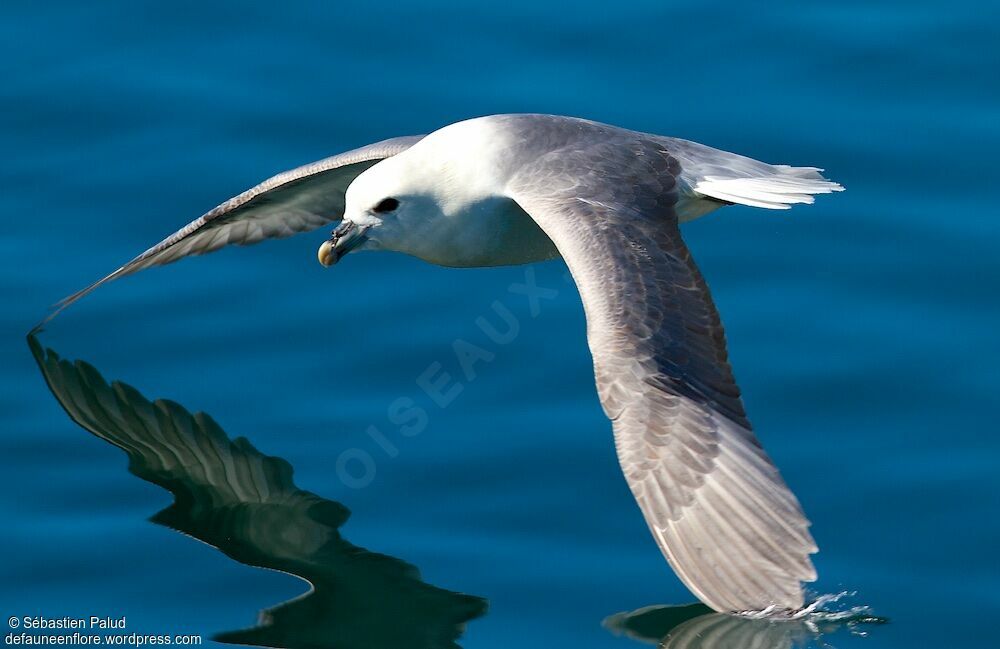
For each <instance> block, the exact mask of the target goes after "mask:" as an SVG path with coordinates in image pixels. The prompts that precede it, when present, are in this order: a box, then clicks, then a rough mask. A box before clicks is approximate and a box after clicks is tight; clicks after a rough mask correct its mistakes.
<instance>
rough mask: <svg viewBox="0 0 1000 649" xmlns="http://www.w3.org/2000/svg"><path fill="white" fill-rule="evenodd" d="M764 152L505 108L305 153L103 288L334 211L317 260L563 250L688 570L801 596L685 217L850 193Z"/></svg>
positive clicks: (749, 602)
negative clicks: (749, 153)
mask: <svg viewBox="0 0 1000 649" xmlns="http://www.w3.org/2000/svg"><path fill="white" fill-rule="evenodd" d="M840 189H841V188H840V186H839V185H837V184H836V183H833V182H830V181H828V180H825V179H824V178H823V177H822V176H821V175H820V174H819V170H818V169H815V168H812V167H787V166H783V165H770V164H766V163H763V162H759V161H756V160H753V159H750V158H746V157H744V156H739V155H736V154H732V153H727V152H724V151H719V150H717V149H712V148H710V147H707V146H704V145H701V144H697V143H694V142H689V141H686V140H679V139H674V138H668V137H662V136H657V135H650V134H646V133H639V132H636V131H629V130H626V129H622V128H618V127H614V126H609V125H606V124H600V123H597V122H591V121H587V120H581V119H576V118H569V117H558V116H551V115H496V116H490V117H482V118H477V119H473V120H468V121H465V122H459V123H457V124H452V125H450V126H447V127H445V128H443V129H440V130H439V131H436V132H434V133H432V134H430V135H428V136H426V137H409V138H396V139H394V140H387V141H385V142H381V143H378V144H374V145H370V146H368V147H363V148H362V149H358V150H356V151H352V152H349V153H346V154H342V155H340V156H335V157H333V158H328V159H327V160H323V161H320V162H318V163H314V164H312V165H307V166H306V167H302V168H299V169H296V170H292V171H290V172H286V173H285V174H282V175H279V176H276V177H275V178H273V179H271V180H268V181H265V182H264V183H262V184H261V185H258V186H257V187H255V188H253V189H250V190H248V191H247V192H244V194H241V195H240V196H237V197H235V198H233V199H231V200H230V201H227V202H226V203H224V204H223V205H220V206H219V207H218V208H216V209H215V210H212V211H211V212H209V213H208V214H206V215H205V216H203V217H201V218H200V219H198V220H196V221H194V222H193V223H191V224H190V225H189V226H187V227H186V228H184V229H182V230H180V231H179V232H177V233H176V234H174V235H172V236H171V237H169V238H167V239H166V240H164V241H163V242H161V243H160V244H157V245H156V246H154V247H153V248H150V249H149V250H147V251H146V252H145V253H143V254H142V255H140V256H139V257H137V258H136V259H134V260H133V261H132V262H130V263H129V264H126V265H125V266H123V267H122V268H120V269H118V270H117V271H115V273H112V275H110V276H108V277H107V278H105V279H104V280H101V282H98V283H97V284H95V285H93V286H91V287H89V288H87V289H84V290H83V291H81V292H80V293H78V294H76V295H74V296H71V297H70V298H68V300H67V301H66V302H64V304H63V308H64V307H65V306H66V305H68V304H69V303H70V302H72V301H74V300H76V299H78V298H79V297H81V296H82V295H83V294H86V293H87V292H89V291H90V290H92V289H93V288H94V287H96V286H98V285H100V284H101V283H103V282H105V281H108V280H109V279H114V278H116V277H119V276H121V275H125V274H129V273H132V272H135V271H136V270H140V269H142V268H145V267H148V266H151V265H156V264H162V263H168V262H170V261H173V260H175V259H178V258H180V257H183V256H186V255H189V254H200V253H202V252H210V251H212V250H215V249H216V248H218V247H221V246H222V245H225V244H226V243H254V242H256V241H259V240H261V239H263V238H267V237H280V236H287V235H289V234H292V233H294V232H296V231H301V230H307V229H312V228H314V227H318V226H319V225H322V224H323V223H328V222H333V221H337V220H340V221H341V223H340V225H339V226H338V227H337V228H336V229H335V230H334V233H333V237H332V238H331V239H330V240H329V241H327V242H326V243H324V244H323V246H321V248H320V251H319V258H320V261H321V262H322V263H323V264H324V265H331V264H333V263H336V262H337V261H338V260H339V259H340V258H341V257H343V256H344V254H346V253H348V252H350V251H352V250H364V249H372V250H393V251H398V252H403V253H406V254H410V255H414V256H416V257H420V258H422V259H425V260H427V261H429V262H432V263H435V264H441V265H446V266H495V265H504V264H521V263H529V262H533V261H540V260H544V259H551V258H554V257H557V256H562V257H563V258H564V259H565V261H566V263H567V265H568V266H569V269H570V272H571V273H572V275H573V277H574V280H575V281H576V284H577V286H578V288H579V289H580V294H581V296H582V298H583V303H584V308H585V311H586V315H587V336H588V343H589V346H590V350H591V353H592V355H593V357H594V372H595V377H596V380H597V388H598V392H599V395H600V398H601V403H602V405H603V407H604V411H605V413H606V414H607V415H608V417H609V418H610V419H611V420H612V422H613V428H614V433H615V447H616V449H617V451H618V457H619V461H620V463H621V466H622V469H623V471H624V473H625V477H626V479H627V481H628V483H629V486H630V488H631V490H632V493H633V494H634V496H635V498H636V500H637V502H638V503H639V507H640V509H641V510H642V512H643V515H644V516H645V518H646V522H647V523H648V524H649V527H650V530H651V531H652V533H653V536H654V538H655V539H656V541H657V544H658V545H659V547H660V549H661V550H662V551H663V553H664V555H665V556H666V558H667V559H668V561H669V562H670V564H671V566H673V568H674V570H675V571H676V572H677V574H678V576H679V577H680V578H681V579H682V581H684V583H685V584H686V585H687V586H688V587H689V588H690V589H691V590H692V591H693V592H694V593H695V594H696V595H698V596H699V597H700V598H701V599H702V600H703V601H704V602H705V603H707V604H709V605H710V606H712V607H713V608H715V609H716V610H720V611H741V610H751V609H753V610H759V609H765V608H768V607H774V608H777V609H792V608H798V607H801V606H802V605H803V594H802V588H801V582H804V581H812V580H814V579H815V576H816V575H815V571H814V570H813V567H812V563H811V561H810V559H809V555H810V554H811V553H813V552H815V551H816V545H815V543H814V542H813V540H812V537H811V536H810V534H809V531H808V526H809V523H808V521H807V520H806V518H805V516H804V515H803V514H802V510H801V508H800V506H799V503H798V501H797V500H796V498H795V496H794V495H793V494H792V492H791V491H790V490H789V489H788V487H787V486H786V485H785V483H784V481H783V480H782V479H781V476H780V475H779V474H778V471H777V469H776V468H775V467H774V465H773V464H772V463H771V461H770V459H769V458H768V457H767V455H766V453H765V452H764V450H763V448H762V447H761V445H760V443H759V442H758V441H757V439H756V437H755V436H754V434H753V432H752V429H751V426H750V423H749V420H748V418H747V416H746V412H745V410H744V407H743V403H742V400H741V399H740V392H739V389H738V387H737V386H736V382H735V379H734V378H733V374H732V370H731V368H730V366H729V362H728V358H727V352H726V345H725V334H724V331H723V328H722V324H721V321H720V319H719V316H718V313H717V312H716V310H715V306H714V304H713V303H712V299H711V295H710V294H709V292H708V287H707V285H706V284H705V281H704V279H703V278H702V276H701V273H700V272H699V271H698V268H697V266H696V265H695V264H694V261H693V259H692V258H691V255H690V253H689V252H688V250H687V248H686V246H685V245H684V242H683V241H682V240H681V237H680V230H679V227H678V226H679V223H680V222H682V221H684V220H689V219H691V218H697V217H698V216H701V215H703V214H705V213H707V212H709V211H711V210H713V209H716V208H717V207H721V206H722V205H726V204H732V203H741V204H745V205H751V206H755V207H763V208H769V209H786V208H788V207H789V206H790V205H791V204H794V203H810V202H812V200H813V199H812V195H813V194H818V193H828V192H831V191H838V190H840Z"/></svg>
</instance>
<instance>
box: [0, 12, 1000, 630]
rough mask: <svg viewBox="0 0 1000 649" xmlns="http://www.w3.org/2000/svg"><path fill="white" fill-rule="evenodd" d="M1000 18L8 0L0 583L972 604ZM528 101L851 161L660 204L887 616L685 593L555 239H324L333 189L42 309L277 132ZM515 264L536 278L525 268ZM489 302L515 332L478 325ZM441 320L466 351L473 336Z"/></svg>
mask: <svg viewBox="0 0 1000 649" xmlns="http://www.w3.org/2000/svg"><path fill="white" fill-rule="evenodd" d="M998 42H1000V11H998V8H997V5H996V4H995V3H967V2H950V3H932V2H925V1H922V0H917V1H915V2H899V3H884V2H876V3H872V2H836V3H823V4H820V3H801V2H778V3H770V4H768V5H767V6H766V7H763V6H754V7H753V8H752V9H751V8H749V6H747V7H744V3H736V2H731V3H715V4H710V5H706V4H703V3H694V2H684V3H664V2H639V3H592V2H583V3H577V4H575V5H572V6H569V5H567V6H560V5H559V4H557V3H551V4H547V3H539V2H522V1H521V0H512V1H509V2H504V3H500V4H497V5H495V6H493V7H490V8H487V5H486V4H481V5H477V6H474V7H470V6H466V5H465V4H464V3H457V2H440V1H438V2H433V1H432V2H420V3H416V2H413V3H407V4H405V5H391V4H384V5H383V4H380V3H367V4H366V3H316V4H314V5H304V4H300V3H296V2H285V3H279V4H274V3H235V2H234V3H223V4H207V3H195V2H174V3H161V4H160V6H159V7H154V6H146V7H142V6H137V5H136V4H135V3H130V2H117V3H116V2H107V3H99V4H94V3H66V4H61V3H18V2H13V3H6V4H4V6H3V8H2V9H0V54H2V56H0V78H2V79H3V83H2V84H0V106H2V119H0V141H2V142H3V143H4V146H3V150H4V155H3V156H2V157H0V192H2V197H3V200H2V208H0V209H2V211H3V221H2V222H3V224H4V228H5V234H4V236H3V237H0V260H2V261H0V264H2V265H3V272H2V274H0V290H2V295H3V303H4V305H5V306H4V308H3V310H2V311H0V458H3V459H2V471H0V516H2V517H3V520H4V521H5V525H4V533H3V534H0V557H2V561H0V619H3V620H6V619H7V617H8V616H25V615H43V616H48V617H61V616H64V615H68V616H72V617H85V616H86V617H89V616H90V615H98V616H102V617H104V616H109V617H113V618H120V617H121V616H125V617H126V619H127V632H135V633H141V634H171V635H173V634H200V635H202V636H204V637H205V639H206V640H205V642H206V643H207V642H209V640H208V639H209V638H217V639H218V640H222V641H229V642H242V643H250V644H263V645H272V646H290V647H333V646H336V647H379V646H393V647H403V646H411V647H435V646H446V645H447V644H448V643H450V642H457V643H459V644H460V645H461V646H463V647H470V648H475V647H522V646H524V647H534V646H539V647H542V646H545V647H571V646H572V647H623V648H624V647H636V646H639V645H638V644H636V643H637V642H643V641H644V642H657V641H659V639H660V638H662V637H664V636H667V635H668V634H670V640H669V646H672V647H709V646H714V647H734V648H735V647H741V646H773V647H786V646H788V644H789V643H790V642H792V641H793V640H800V641H803V642H806V643H812V644H819V643H822V642H828V643H830V644H833V645H834V646H837V647H867V648H870V649H875V648H879V647H907V648H911V647H958V646H990V645H994V644H995V643H996V642H997V640H996V632H995V624H996V619H997V614H1000V589H998V587H997V581H998V578H1000V568H998V565H1000V561H998V559H997V548H998V546H1000V495H998V494H1000V436H998V435H997V425H996V423H995V421H996V419H995V411H996V405H997V392H998V389H1000V373H998V371H997V369H996V368H997V361H998V357H1000V343H998V327H1000V300H998V299H997V293H998V291H997V289H998V286H1000V255H998V253H997V250H998V247H1000V245H998V244H1000V236H998V234H1000V233H998V230H1000V228H998V221H1000V213H998V209H997V197H996V191H997V173H996V168H997V151H998V150H1000V120H998V118H997V117H998V106H1000V82H998V78H1000V54H998V46H997V43H998ZM522 111H524V112H549V113H559V114H570V115H579V116H584V117H589V118H592V119H597V120H600V121H605V122H611V123H615V124H620V125H623V126H627V127H631V128H635V129H639V130H645V131H652V132H656V133H661V134H665V135H676V136H680V137H685V138H689V139H694V140H699V141H702V142H705V143H707V144H711V145H714V146H717V147H720V148H724V149H729V150H733V151H738V152H740V153H744V154H747V155H751V156H754V157H757V158H761V159H763V160H767V161H771V162H781V163H789V164H798V165H816V166H820V167H824V168H826V170H827V173H828V175H829V176H830V177H831V178H833V179H835V180H837V181H839V182H842V183H843V184H844V185H845V186H846V187H847V188H848V191H847V192H845V193H843V194H839V195H836V196H828V197H821V198H820V200H818V201H817V204H816V205H813V206H810V207H803V208H799V209H795V210H792V211H791V212H788V213H777V214H776V213H771V212H764V211H760V210H753V209H750V208H736V207H734V208H729V209H725V210H722V211H720V212H717V213H715V214H713V215H712V216H710V217H708V218H706V219H703V220H701V221H698V222H695V223H692V224H689V225H687V226H685V230H684V232H685V237H686V239H687V241H688V243H689V245H690V247H691V248H692V250H693V252H694V254H695V256H696V258H697V260H698V262H699V264H700V266H701V268H702V270H703V271H704V273H705V275H706V276H707V278H708V280H709V282H710V284H711V286H712V289H713V293H714V296H715V300H716V302H717V304H718V306H719V310H720V311H721V313H722V317H723V320H724V322H725V324H726V327H727V332H728V338H729V344H730V354H731V357H732V361H733V365H734V368H735V370H736V373H737V376H738V378H739V380H740V385H741V387H742V388H743V391H744V395H745V400H746V404H747V408H748V411H749V413H750V416H751V418H752V419H753V421H754V424H755V426H756V428H757V430H758V431H759V435H760V437H761V438H762V440H763V441H764V443H765V445H766V446H767V448H768V450H769V451H770V454H771V455H772V457H773V458H774V459H775V461H776V462H777V464H778V465H779V466H780V467H781V469H782V472H783V474H784V476H785V477H786V479H787V481H788V483H789V484H790V485H791V486H792V488H793V489H794V490H795V491H796V493H797V494H798V496H799V498H800V500H801V501H802V503H803V506H804V507H805V510H806V513H807V514H808V515H809V517H810V519H811V520H812V521H813V532H814V535H815V537H816V539H817V541H818V543H819V546H820V549H821V551H820V553H819V554H818V555H816V557H815V562H816V566H817V569H818V571H819V575H820V578H819V581H818V582H816V583H815V584H814V585H813V588H814V595H823V594H836V593H841V592H844V591H856V594H855V595H853V596H852V597H850V598H848V599H846V600H842V601H841V602H840V603H839V604H837V605H831V606H840V607H841V608H849V607H851V606H868V607H870V610H871V611H872V612H873V613H874V614H876V615H880V616H884V617H885V618H888V620H889V623H888V624H881V625H880V624H859V625H857V626H855V627H854V628H853V629H852V628H849V626H848V625H843V624H840V625H837V624H834V623H831V622H829V621H822V620H820V622H821V623H820V624H818V625H817V626H819V627H820V628H821V630H822V629H825V630H826V631H828V632H829V634H828V635H825V636H824V637H822V638H816V637H813V636H811V633H812V631H811V630H810V629H809V628H808V625H804V624H788V625H785V626H780V625H779V626H775V625H773V624H766V623H758V622H750V621H744V620H732V619H729V618H725V617H722V618H720V617H712V616H707V617H706V616H705V615H704V613H705V610H704V609H702V608H699V607H693V608H692V607H689V606H687V605H690V604H692V603H693V602H694V601H695V600H694V598H693V597H692V595H690V594H689V593H688V592H687V591H686V590H685V588H684V587H683V586H682V585H681V584H680V582H679V581H678V580H677V579H676V578H675V577H674V575H673V574H672V573H671V571H670V569H669V568H668V566H667V565H666V563H665V562H664V561H663V559H662V557H661V556H660V553H659V551H658V550H657V548H656V546H655V544H654V542H653V540H652V539H651V537H650V536H649V534H648V532H647V529H646V526H645V524H644V522H643V520H642V518H641V516H640V514H639V512H638V509H637V507H636V506H635V504H634V502H633V500H632V498H631V496H630V494H629V492H628V489H627V487H626V485H625V482H624V480H623V479H622V476H621V474H620V471H619V469H618V466H617V461H616V458H615V455H614V449H613V445H612V439H611V431H610V424H609V423H608V422H607V420H606V419H605V418H604V416H603V414H602V412H601V409H600V405H599V403H598V400H597V395H596V393H595V390H594V386H593V377H592V367H591V360H590V357H589V354H588V350H587V346H586V340H585V335H584V320H583V313H582V308H581V305H580V300H579V297H578V295H577V293H576V291H575V289H574V288H573V286H572V285H571V284H569V283H568V282H567V281H566V279H565V275H566V270H565V266H564V265H563V264H562V263H561V262H549V263H546V264H540V265H537V266H533V267H520V268H497V269H482V270H451V269H444V268H438V267H433V266H430V265H427V264H424V263H422V262H419V261H417V260H414V259H410V258H407V257H403V256H400V255H391V254H365V255H357V256H352V257H350V258H349V259H347V260H346V261H345V262H344V263H343V264H341V265H338V266H337V267H336V268H334V269H330V270H324V269H323V268H321V267H320V266H319V264H317V263H316V258H315V250H316V248H317V246H318V245H319V243H320V242H321V241H322V240H323V239H324V238H325V236H326V231H325V230H324V231H319V232H315V233H312V234H307V235H302V236H299V237H296V238H293V239H289V240H286V241H281V242H269V243H265V244H262V245H260V246H257V247H254V248H250V249H234V250H225V251H221V252H219V253H217V254H214V255H212V256H210V257H204V258H196V259H191V260H185V261H183V262H182V263H179V264H177V265H173V266H169V267H165V268H161V269H154V270H150V271H148V272H144V273H142V274H140V275H137V276H135V277H130V278H127V279H125V280H123V281H121V282H117V283H115V284H112V285H110V286H108V287H106V288H103V289H102V290H100V291H98V292H97V293H95V294H94V295H93V296H92V297H90V298H88V299H86V300H85V301H83V302H81V303H80V304H79V305H77V306H76V307H74V308H73V309H71V310H69V311H67V312H66V313H65V314H64V315H63V316H61V317H60V318H59V319H57V320H56V321H54V322H53V323H52V325H51V326H50V327H49V328H48V330H47V331H46V332H45V333H44V334H43V335H42V336H41V338H40V339H39V340H38V341H37V342H36V344H35V347H34V348H33V349H31V348H29V346H28V345H27V344H26V342H25V338H24V335H25V333H26V332H27V330H28V329H29V328H30V327H31V325H32V324H34V322H36V321H37V319H38V318H40V317H41V316H42V315H43V314H44V313H45V311H46V309H47V307H48V305H50V304H51V303H53V302H54V301H56V300H57V299H58V298H60V297H62V296H64V295H66V294H68V293H70V292H72V291H74V290H76V289H78V288H80V287H81V286H82V285H84V284H86V283H88V282H89V281H91V280H93V279H95V278H97V277H98V276H100V275H103V274H104V273H106V272H108V271H110V270H112V269H113V268H115V267H117V266H118V265H119V264H120V263H121V262H123V261H125V260H127V259H129V258H131V257H132V256H133V255H134V254H136V253H137V252H139V251H140V250H142V249H144V248H145V247H146V246H147V245H149V244H151V243H154V242H156V241H158V240H159V239H160V238H161V237H162V236H163V235H165V234H168V233H170V232H172V231H173V230H174V229H176V228H177V227H179V226H181V225H183V224H185V223H186V222H187V221H189V220H191V219H193V218H195V217H197V216H198V215H200V214H201V213H202V212H204V211H205V210H207V209H208V208H210V207H212V206H214V205H215V204H217V203H219V202H221V201H222V200H224V199H226V198H228V197H229V196H231V195H233V194H236V193H238V192H239V191H241V190H243V189H245V188H246V187H249V186H250V185H252V184H254V183H256V182H257V181H259V180H260V179H262V178H264V177H266V176H268V175H270V174H272V173H274V172H277V171H280V170H283V169H286V168H289V167H292V166H295V165H298V164H302V163H305V162H308V161H311V160H314V159H318V158H321V157H325V156H327V155H331V154H333V153H336V152H339V151H342V150H345V149H348V148H352V147H355V146H358V145H361V144H365V143H368V142H371V141H374V140H378V139H382V138H385V137H389V136H393V135H403V134H412V133H423V132H427V131H429V130H432V129H435V128H437V127H439V126H442V125H444V124H447V123H449V122H452V121H455V120H458V119H461V118H465V117H470V116H476V115H481V114H488V113H499V112H522ZM527 282H534V283H536V284H537V285H539V286H541V287H544V288H545V289H547V292H546V296H545V298H544V299H541V300H540V302H539V303H538V304H537V305H536V306H537V309H532V305H531V304H530V303H529V301H528V300H527V299H526V298H525V296H524V295H523V294H521V293H519V292H518V291H517V290H516V286H515V290H513V291H512V290H511V285H512V284H524V283H527ZM495 302H500V303H502V304H503V305H504V306H505V307H507V309H509V311H510V312H511V313H513V314H514V316H515V317H516V320H517V323H518V332H517V335H516V336H515V337H514V340H513V341H512V342H510V343H509V344H505V345H497V344H495V343H493V342H492V341H490V339H489V338H488V337H486V336H485V335H484V334H483V333H482V331H481V330H480V328H479V327H478V326H477V325H476V320H477V318H480V317H485V318H487V319H490V318H493V319H494V320H496V315H495V312H494V306H493V305H494V303H495ZM456 340H463V341H466V342H468V343H471V344H474V345H478V346H480V347H482V348H484V349H486V350H487V351H488V354H489V356H490V360H489V361H484V362H482V363H480V364H478V365H477V366H476V368H475V375H474V376H467V375H466V374H465V373H463V371H462V369H461V367H460V365H459V364H458V361H457V360H456V357H455V352H454V348H453V344H454V341H456ZM46 349H50V350H53V351H50V352H46V351H45V350H46ZM33 353H34V354H35V356H36V357H37V359H36V357H33ZM53 354H57V355H58V357H57V356H55V355H53ZM59 359H68V360H69V361H75V360H77V359H80V360H82V361H85V363H86V364H76V365H74V364H72V363H69V362H60V360H59ZM36 360H37V361H38V362H40V363H41V366H42V367H43V368H44V370H45V372H44V376H43V372H40V371H39V365H38V364H37V363H36ZM429 367H430V368H434V369H433V370H432V371H439V372H447V373H448V374H449V375H450V377H451V380H452V381H453V382H454V384H455V385H458V386H461V387H460V388H456V389H460V390H461V391H460V392H458V393H456V395H455V396H454V399H453V400H452V401H451V402H450V403H449V404H447V405H446V406H445V407H441V406H440V405H439V404H438V403H436V402H435V401H434V400H432V399H430V398H429V397H428V396H427V395H426V394H425V393H424V392H422V391H421V390H420V389H419V388H418V387H417V380H418V378H419V377H420V376H421V375H422V374H423V373H424V372H426V371H428V368H429ZM46 378H47V379H48V381H49V384H50V385H51V388H52V390H51V391H50V390H49V389H47V387H46ZM114 381H119V382H120V384H118V385H116V386H113V385H111V383H112V382H114ZM54 396H55V398H54ZM161 398H162V399H168V400H170V402H171V403H162V404H159V405H153V404H151V402H153V401H154V400H156V399H161ZM57 399H59V400H62V401H63V402H64V403H65V404H66V407H67V408H68V409H69V410H70V412H71V413H72V414H74V416H75V417H76V418H77V419H78V420H80V421H82V422H83V423H84V424H85V425H86V426H87V427H88V428H89V429H90V430H91V432H93V433H94V434H89V433H88V432H87V431H86V430H84V428H81V427H80V426H78V425H77V424H75V423H74V422H73V421H72V420H71V419H70V418H69V417H67V413H66V412H64V410H63V409H62V408H61V407H60V405H59V401H57ZM400 399H404V400H407V399H408V400H409V401H400ZM400 404H406V405H407V406H408V407H410V408H414V409H419V410H420V412H422V413H423V418H422V420H421V422H422V423H423V425H422V426H420V427H418V429H419V430H418V431H417V432H416V434H414V429H413V428H407V427H406V426H404V425H401V424H400V418H399V417H397V416H395V415H394V413H395V414H398V412H395V410H394V408H398V407H399V406H400ZM199 411H204V412H206V413H209V417H207V418H206V417H204V416H193V415H192V413H196V412H199ZM239 438H245V440H240V439H239ZM122 449H125V450H126V451H127V455H126V453H125V452H123V451H122ZM193 449H194V450H198V451H199V452H200V456H198V457H200V458H201V459H200V460H198V462H201V464H198V462H195V461H194V460H192V458H193V457H195V456H196V455H197V454H195V453H194V450H193ZM206 458H208V459H206ZM206 462H207V464H206ZM292 471H294V476H293V475H292ZM175 500H176V502H175ZM171 503H174V504H173V505H172V504H171ZM158 512H159V513H158ZM178 532H182V533H178ZM195 539H199V540H201V541H204V542H205V543H198V542H196V541H195ZM212 546H214V547H212ZM216 548H217V549H216ZM261 568H270V569H272V570H262V569H261ZM284 573H288V574H284ZM290 575H298V576H299V577H302V578H304V579H307V580H309V582H311V583H312V584H313V585H314V590H313V591H312V593H311V594H310V595H308V596H306V597H304V598H303V597H301V595H302V594H303V593H304V592H306V591H307V590H308V585H307V584H306V583H304V582H303V581H302V579H299V578H296V577H294V576H290ZM296 598H298V599H296ZM283 603H284V604H283ZM647 607H655V608H651V609H647ZM642 609H647V610H642ZM263 610H269V611H270V612H269V613H266V614H265V615H264V616H263V617H262V618H260V619H258V617H259V614H260V611H263ZM20 630H21V629H19V630H18V631H20ZM7 632H8V630H7V629H4V635H6V633H7ZM861 634H864V635H861ZM754 643H757V644H754Z"/></svg>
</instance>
